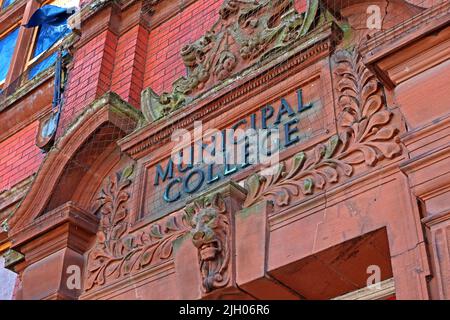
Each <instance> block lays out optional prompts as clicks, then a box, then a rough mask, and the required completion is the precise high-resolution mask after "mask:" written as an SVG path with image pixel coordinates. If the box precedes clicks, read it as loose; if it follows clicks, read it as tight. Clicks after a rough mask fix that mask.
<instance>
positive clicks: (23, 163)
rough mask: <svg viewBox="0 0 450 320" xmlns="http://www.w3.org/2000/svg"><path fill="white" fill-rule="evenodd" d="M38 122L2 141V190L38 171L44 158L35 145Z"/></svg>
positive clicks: (0, 154)
mask: <svg viewBox="0 0 450 320" xmlns="http://www.w3.org/2000/svg"><path fill="white" fill-rule="evenodd" d="M37 128H38V123H37V122H34V123H32V124H30V125H29V126H27V127H25V128H24V129H22V130H20V131H18V132H17V133H16V134H14V135H13V136H11V137H9V138H8V139H6V140H4V141H2V142H0V192H2V191H4V190H7V189H9V188H11V187H12V186H14V185H15V184H17V183H18V182H20V181H22V180H24V179H25V178H27V177H29V176H30V175H31V174H33V173H34V172H36V170H37V169H38V168H39V165H40V164H41V162H42V159H43V158H44V155H43V153H42V152H41V150H40V149H39V148H38V147H36V145H35V138H36V133H37Z"/></svg>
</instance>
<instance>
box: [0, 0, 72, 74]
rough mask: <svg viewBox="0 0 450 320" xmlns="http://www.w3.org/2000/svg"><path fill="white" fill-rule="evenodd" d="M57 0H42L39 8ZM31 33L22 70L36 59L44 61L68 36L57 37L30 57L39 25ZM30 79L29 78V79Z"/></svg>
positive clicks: (35, 61)
mask: <svg viewBox="0 0 450 320" xmlns="http://www.w3.org/2000/svg"><path fill="white" fill-rule="evenodd" d="M0 1H1V0H0ZM56 1H57V0H46V1H43V2H42V4H41V6H40V7H39V8H42V7H43V6H45V5H47V4H51V3H52V2H56ZM33 29H34V30H33V35H32V37H31V41H30V46H29V47H28V48H29V50H28V53H27V59H26V62H25V66H24V72H25V71H26V72H29V71H30V70H31V68H32V67H33V66H35V65H36V64H37V63H38V61H41V62H42V61H44V60H45V59H46V58H48V57H50V56H51V55H52V54H53V53H55V52H56V51H57V50H58V48H59V47H60V46H61V43H62V42H63V41H64V39H65V38H66V37H67V36H68V35H66V36H64V37H62V38H61V39H59V40H58V41H56V42H55V43H54V44H53V45H52V46H51V47H50V48H48V49H47V50H45V51H43V52H41V53H40V54H38V55H37V56H36V57H33V58H32V55H33V52H34V50H35V49H36V44H37V37H38V34H39V30H40V27H35V28H33ZM42 72H44V70H43V71H42ZM29 80H31V79H29Z"/></svg>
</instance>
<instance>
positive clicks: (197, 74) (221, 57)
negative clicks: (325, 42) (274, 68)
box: [141, 0, 321, 121]
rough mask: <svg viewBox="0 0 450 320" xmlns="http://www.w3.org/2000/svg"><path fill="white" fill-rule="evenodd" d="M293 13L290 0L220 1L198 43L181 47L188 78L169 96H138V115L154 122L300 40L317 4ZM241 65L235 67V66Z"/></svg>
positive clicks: (313, 0) (150, 92)
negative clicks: (208, 28) (211, 23)
mask: <svg viewBox="0 0 450 320" xmlns="http://www.w3.org/2000/svg"><path fill="white" fill-rule="evenodd" d="M307 4H308V8H307V11H306V12H305V13H301V14H300V13H298V12H297V11H296V9H295V7H294V2H293V0H225V1H224V3H223V4H222V6H221V8H220V10H219V19H218V20H217V22H216V23H215V24H214V25H213V27H212V28H211V29H210V30H209V31H207V32H206V33H205V34H204V35H203V36H202V37H201V38H200V39H198V40H197V41H195V42H193V43H191V44H188V45H186V46H184V47H183V48H182V50H181V57H182V59H183V62H184V65H185V66H186V69H187V74H188V75H187V76H186V77H181V78H179V79H177V80H176V81H175V82H174V83H173V86H172V91H171V92H169V93H168V92H164V93H162V94H161V95H158V94H156V93H155V92H154V91H153V90H152V89H151V88H147V89H145V90H144V91H143V92H142V97H141V100H142V101H141V105H142V111H143V113H144V115H145V117H146V119H147V120H148V121H153V120H157V119H159V118H161V117H163V116H165V115H167V114H169V113H171V112H172V111H174V110H176V109H178V108H180V107H182V106H183V105H186V104H187V103H188V102H189V101H190V100H191V99H192V98H190V96H192V95H193V94H197V93H199V92H200V91H202V90H204V89H207V88H210V87H212V86H213V85H215V84H218V83H219V82H221V81H223V80H225V79H227V78H230V77H231V76H232V75H234V74H237V72H239V71H240V70H243V69H244V68H245V67H249V66H252V65H254V64H255V63H258V62H262V61H265V60H267V58H269V57H273V55H274V54H277V53H279V52H281V51H282V50H283V49H284V48H287V47H288V46H290V45H292V44H293V43H294V42H295V41H297V40H299V39H300V38H302V37H303V36H304V35H305V34H306V33H307V32H308V31H309V30H310V29H311V27H312V25H313V24H314V22H315V21H317V20H318V19H319V17H320V16H321V14H319V11H320V10H319V0H308V1H307ZM239 66H240V67H239Z"/></svg>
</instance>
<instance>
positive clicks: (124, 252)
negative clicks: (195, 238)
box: [84, 166, 186, 291]
mask: <svg viewBox="0 0 450 320" xmlns="http://www.w3.org/2000/svg"><path fill="white" fill-rule="evenodd" d="M132 174H133V166H130V167H127V168H125V169H124V170H122V171H119V172H118V173H116V174H115V175H113V176H112V177H111V178H108V179H107V181H106V184H105V186H104V188H103V189H102V190H101V191H100V194H99V197H98V198H97V200H96V201H95V203H94V206H93V211H94V212H95V213H98V214H100V225H99V230H98V232H97V238H96V243H95V244H94V246H93V248H92V249H91V250H90V252H89V254H88V258H87V272H86V273H87V278H86V282H85V288H84V289H85V291H88V290H91V289H92V288H94V287H95V286H101V285H103V284H105V283H106V282H108V281H111V280H114V279H118V278H120V277H123V276H126V275H128V274H130V273H133V272H136V271H138V270H140V269H142V268H144V267H146V266H149V265H151V264H152V263H154V262H156V261H160V260H165V259H168V258H170V257H171V255H172V250H173V247H172V242H173V241H174V240H175V239H176V238H178V237H180V236H182V235H183V234H184V233H185V232H186V226H184V225H182V224H180V222H179V219H178V217H177V216H171V217H168V218H167V219H165V220H164V221H163V222H161V223H155V224H153V225H151V226H150V227H149V228H146V229H144V230H141V231H139V232H136V233H130V230H129V221H128V217H129V215H128V213H129V209H128V200H129V198H130V193H129V190H128V189H129V186H130V185H131V176H132Z"/></svg>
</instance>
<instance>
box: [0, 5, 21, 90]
mask: <svg viewBox="0 0 450 320" xmlns="http://www.w3.org/2000/svg"><path fill="white" fill-rule="evenodd" d="M0 1H1V0H0ZM16 28H20V21H18V22H15V23H13V24H11V25H10V26H9V27H8V28H6V29H5V30H4V31H3V32H2V33H0V40H2V39H3V38H4V37H5V36H7V35H8V33H10V32H12V31H13V30H14V29H16ZM19 32H20V30H19ZM17 38H19V35H17ZM17 41H18V39H16V44H15V45H14V51H13V54H12V56H11V61H12V59H13V58H14V55H15V53H16V47H17ZM11 61H10V62H9V67H8V70H7V71H6V76H5V79H3V80H0V88H3V86H4V85H5V82H6V79H7V78H8V75H9V72H10V69H11Z"/></svg>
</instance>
